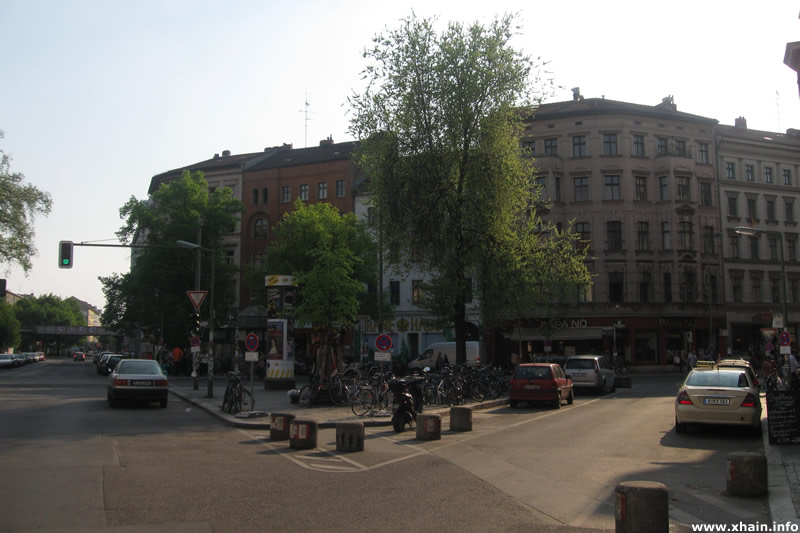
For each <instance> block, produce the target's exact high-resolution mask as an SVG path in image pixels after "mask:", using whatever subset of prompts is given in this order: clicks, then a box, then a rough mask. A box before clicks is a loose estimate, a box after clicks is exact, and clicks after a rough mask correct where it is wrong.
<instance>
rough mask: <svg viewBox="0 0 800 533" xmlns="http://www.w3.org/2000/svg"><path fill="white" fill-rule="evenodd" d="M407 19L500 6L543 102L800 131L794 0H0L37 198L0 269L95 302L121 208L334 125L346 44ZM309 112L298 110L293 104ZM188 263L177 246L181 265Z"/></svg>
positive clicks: (23, 151) (357, 54)
mask: <svg viewBox="0 0 800 533" xmlns="http://www.w3.org/2000/svg"><path fill="white" fill-rule="evenodd" d="M412 13H415V14H416V15H417V16H418V17H421V18H429V17H436V18H437V20H438V25H439V27H440V28H444V27H445V26H446V24H447V23H448V22H451V21H454V22H461V23H465V24H469V23H472V22H475V21H478V22H481V23H484V24H486V23H489V22H490V21H491V20H492V19H493V18H494V17H496V16H502V15H503V14H505V13H516V14H517V17H518V18H517V22H518V23H519V24H520V30H519V33H518V34H517V35H516V36H515V37H514V39H513V41H512V46H514V47H515V48H517V49H518V50H521V51H522V52H523V53H524V54H526V55H529V56H531V57H532V58H534V59H536V58H541V60H542V61H543V62H546V65H545V67H544V74H545V76H546V77H548V78H552V80H553V82H554V83H555V84H556V86H557V87H560V89H556V90H555V92H554V93H552V94H551V95H549V96H548V97H547V100H546V101H547V102H558V101H564V100H569V99H571V98H572V92H571V90H570V89H571V88H573V87H580V91H581V94H582V95H583V96H584V97H586V98H600V97H605V98H608V99H611V100H620V101H624V102H631V103H636V104H645V105H655V104H657V103H659V102H661V100H662V99H663V98H664V97H666V96H668V95H672V96H673V97H674V101H675V104H676V105H677V106H678V110H679V111H683V112H687V113H692V114H696V115H701V116H704V117H709V118H713V119H716V120H718V121H719V122H720V123H722V124H729V125H733V123H734V120H735V119H736V118H737V117H740V116H743V117H745V118H746V119H747V124H748V127H749V128H751V129H759V130H765V131H771V132H782V131H785V130H786V129H788V128H798V129H800V98H798V86H797V75H796V74H795V72H794V71H792V70H791V69H790V68H789V67H787V66H786V65H784V64H783V57H784V52H785V48H786V43H788V42H794V41H800V19H798V15H800V4H797V3H796V2H794V1H793V0H768V1H762V2H753V1H752V0H699V1H698V0H692V1H685V0H672V1H670V2H667V3H660V4H657V3H653V2H642V1H641V0H637V1H627V0H625V1H623V0H607V1H605V2H597V1H596V0H571V1H569V2H545V1H542V0H539V1H535V0H527V1H514V0H494V1H492V2H464V1H463V0H462V1H459V2H455V1H449V0H447V1H446V0H425V1H424V2H418V1H406V0H394V1H392V2H384V1H374V0H370V1H361V0H328V1H327V2H325V1H307V0H295V1H293V2H284V1H282V2H278V1H270V0H235V1H223V0H194V1H188V0H137V1H136V2H124V1H122V0H61V1H55V0H0V50H3V62H2V66H0V130H2V131H3V132H4V138H2V139H0V150H2V151H3V152H5V153H6V154H8V155H9V156H11V158H12V162H11V170H12V171H13V172H20V173H22V174H24V176H25V182H26V183H30V184H33V185H35V186H36V187H37V188H39V189H40V190H42V191H46V192H48V193H49V194H50V195H51V196H52V199H53V209H52V211H51V212H50V214H49V215H48V216H40V217H38V218H37V219H36V220H35V222H34V228H35V232H36V248H37V250H38V254H37V255H36V256H35V257H34V258H33V269H32V270H31V271H30V272H29V274H28V275H27V276H26V275H25V273H24V272H23V271H22V270H21V269H20V268H18V267H16V266H11V267H8V266H7V265H5V264H0V277H5V278H6V279H7V286H8V290H10V291H12V292H14V293H17V294H34V295H36V296H41V295H44V294H50V293H52V294H55V295H57V296H59V297H61V298H68V297H70V296H75V297H77V298H79V299H81V300H84V301H86V302H88V303H90V304H91V305H94V306H96V307H100V308H102V307H103V305H104V304H105V298H104V295H103V292H102V285H101V283H100V281H99V280H98V277H100V276H110V275H112V274H114V273H118V274H123V273H125V272H128V270H129V267H130V250H129V249H126V248H99V247H76V248H75V253H74V267H73V268H72V269H59V268H58V242H59V241H61V240H71V241H74V242H76V243H80V242H91V243H106V244H114V243H117V242H118V241H117V240H116V236H115V233H116V232H117V231H118V230H119V228H120V227H121V226H122V223H123V221H122V219H120V216H119V209H120V208H121V207H122V206H123V205H124V204H125V203H126V202H127V201H128V200H129V199H130V198H131V197H135V198H137V199H140V200H142V199H146V198H147V189H148V186H149V184H150V180H151V178H152V177H153V176H154V175H157V174H159V173H161V172H164V171H167V170H171V169H174V168H179V167H182V166H185V165H189V164H192V163H196V162H199V161H203V160H206V159H209V158H211V157H213V155H214V154H215V153H221V152H222V151H223V150H230V151H231V152H232V153H233V154H239V153H248V152H258V151H261V150H263V149H264V148H265V147H267V146H275V145H280V144H283V143H293V145H294V147H295V148H300V147H303V146H314V145H317V144H318V143H319V141H320V140H322V139H325V138H327V137H329V136H331V137H332V138H333V140H334V141H335V142H343V141H347V140H352V136H351V135H349V134H348V126H349V115H348V104H347V98H348V96H350V95H351V94H353V92H354V91H355V92H360V90H361V87H362V83H363V82H362V80H361V76H360V73H361V71H362V70H363V68H364V67H365V66H366V63H365V60H364V58H363V56H362V52H363V50H364V49H365V47H368V46H370V44H371V42H372V38H373V37H374V36H375V35H376V34H379V33H381V32H386V30H387V29H393V28H396V27H398V26H399V24H400V21H401V20H402V19H403V18H405V17H408V16H410V15H411V14H412ZM306 103H307V104H308V105H306ZM191 259H192V258H191V257H189V256H188V255H187V261H188V260H191Z"/></svg>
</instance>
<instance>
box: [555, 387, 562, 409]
mask: <svg viewBox="0 0 800 533" xmlns="http://www.w3.org/2000/svg"><path fill="white" fill-rule="evenodd" d="M553 409H561V391H556V399H555V400H553Z"/></svg>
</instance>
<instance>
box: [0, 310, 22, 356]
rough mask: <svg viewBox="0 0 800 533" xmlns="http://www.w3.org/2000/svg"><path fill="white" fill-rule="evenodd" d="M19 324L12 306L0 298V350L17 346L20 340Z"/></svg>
mask: <svg viewBox="0 0 800 533" xmlns="http://www.w3.org/2000/svg"><path fill="white" fill-rule="evenodd" d="M20 326H21V324H20V321H19V320H17V317H16V316H15V315H14V309H13V308H12V306H10V305H9V304H7V303H6V301H5V300H3V299H0V350H3V351H7V350H8V348H16V347H17V346H19V343H20V342H21V341H22V337H20V334H19V330H20Z"/></svg>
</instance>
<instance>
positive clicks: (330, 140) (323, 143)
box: [319, 135, 333, 146]
mask: <svg viewBox="0 0 800 533" xmlns="http://www.w3.org/2000/svg"><path fill="white" fill-rule="evenodd" d="M329 144H333V135H328V138H327V139H323V140H321V141H320V142H319V145H320V146H327V145H329Z"/></svg>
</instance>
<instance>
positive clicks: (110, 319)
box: [101, 171, 243, 345]
mask: <svg viewBox="0 0 800 533" xmlns="http://www.w3.org/2000/svg"><path fill="white" fill-rule="evenodd" d="M242 211H243V206H242V203H241V202H240V201H239V200H237V199H236V198H234V197H233V193H232V191H231V189H230V188H223V187H220V188H217V189H215V190H214V192H209V189H208V183H207V182H206V180H205V177H204V175H203V173H202V172H194V173H191V172H189V171H184V172H183V174H182V176H181V177H180V178H179V179H176V180H174V181H170V182H167V183H164V184H162V185H161V187H159V188H158V189H157V190H156V191H155V192H154V193H153V194H152V195H151V197H150V198H149V199H147V200H137V199H136V198H133V197H132V198H131V199H130V200H129V201H128V202H127V203H126V204H125V205H124V206H122V208H121V209H120V217H121V218H123V219H124V220H125V224H124V225H123V226H122V228H121V229H120V230H119V232H117V235H118V236H119V238H120V240H122V241H123V242H125V243H128V244H132V245H135V246H138V247H137V248H136V249H135V252H134V260H133V262H132V265H131V271H130V272H129V273H127V274H122V275H120V274H114V275H112V276H109V277H105V278H101V282H102V283H103V291H104V293H105V295H106V307H105V308H104V309H103V317H102V320H103V323H104V324H105V325H106V327H109V328H111V329H115V330H118V331H123V332H129V333H130V332H133V331H135V330H137V329H138V328H145V329H148V330H150V331H153V332H157V331H160V332H161V337H162V338H163V339H164V340H165V342H166V343H167V344H168V345H173V344H183V343H185V342H186V341H187V339H188V334H189V330H190V324H191V315H192V313H193V311H194V309H193V307H192V305H191V302H190V301H189V299H188V298H187V297H186V291H187V290H193V289H198V288H199V289H202V290H209V289H210V287H211V285H212V283H213V285H214V292H215V302H214V303H215V305H214V307H215V309H216V315H215V316H217V317H224V316H225V314H226V313H225V312H226V311H227V310H228V309H229V307H230V305H231V302H232V301H233V298H234V294H233V284H232V283H230V280H231V277H232V274H233V268H234V267H233V266H232V265H228V264H226V261H225V254H224V248H223V246H222V238H223V235H224V234H226V233H230V232H232V231H233V230H234V228H235V226H236V222H237V220H238V217H239V215H240V214H241V213H242ZM178 240H182V241H187V242H191V243H195V244H200V245H201V246H202V247H203V248H206V249H208V250H211V251H212V252H205V251H203V252H202V253H201V272H202V279H201V282H200V287H195V283H196V281H195V273H196V265H197V260H196V257H197V256H196V255H195V254H196V252H194V251H192V250H189V249H186V248H180V247H178V246H177V245H176V241H178ZM211 261H215V262H216V263H215V265H214V266H215V269H214V270H215V280H213V282H212V280H211V279H210V278H211V276H210V274H211V271H212V268H211ZM205 305H206V309H208V307H207V306H208V305H210V304H205ZM203 312H204V314H207V311H205V310H204V311H203ZM162 326H163V328H162ZM154 338H155V336H154Z"/></svg>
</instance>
